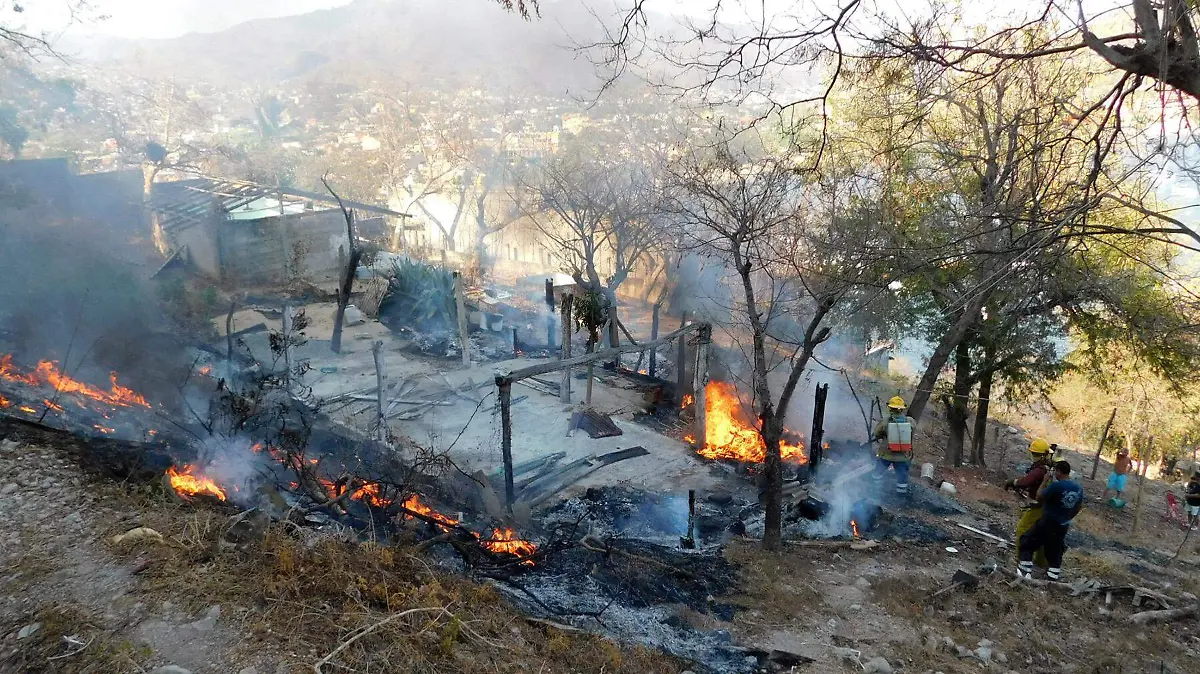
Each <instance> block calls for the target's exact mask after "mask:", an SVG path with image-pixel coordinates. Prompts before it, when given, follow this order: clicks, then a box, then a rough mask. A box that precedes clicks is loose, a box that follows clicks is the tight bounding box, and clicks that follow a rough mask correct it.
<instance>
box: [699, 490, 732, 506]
mask: <svg viewBox="0 0 1200 674" xmlns="http://www.w3.org/2000/svg"><path fill="white" fill-rule="evenodd" d="M704 500H705V501H708V502H709V503H715V504H717V505H722V506H724V505H729V504H730V503H733V495H732V494H730V493H729V492H725V491H716V492H713V493H711V494H709V495H708V496H705V497H704Z"/></svg>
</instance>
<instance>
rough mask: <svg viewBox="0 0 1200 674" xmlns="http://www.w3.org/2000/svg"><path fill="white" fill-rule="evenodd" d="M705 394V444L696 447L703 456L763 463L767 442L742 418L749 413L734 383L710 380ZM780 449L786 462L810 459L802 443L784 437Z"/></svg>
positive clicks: (803, 461)
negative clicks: (745, 409) (698, 447)
mask: <svg viewBox="0 0 1200 674" xmlns="http://www.w3.org/2000/svg"><path fill="white" fill-rule="evenodd" d="M704 396H705V400H704V433H705V436H706V438H705V440H706V444H705V445H704V446H703V447H701V448H700V449H699V450H697V451H698V453H699V454H700V456H703V457H704V458H706V459H732V460H736V461H747V462H753V463H762V462H763V461H764V460H765V459H766V457H767V445H766V443H765V442H763V439H762V435H760V434H759V432H758V429H757V428H755V427H754V426H753V425H751V424H749V423H746V422H745V421H743V419H745V417H746V413H745V411H744V410H743V408H742V401H741V398H740V397H738V393H737V389H736V388H734V386H733V384H729V383H726V382H721V381H710V382H709V383H708V386H706V387H705V388H704ZM685 402H686V398H685ZM687 439H688V441H689V442H692V443H695V441H696V440H695V438H692V437H691V436H689V437H688V438H687ZM779 452H780V454H781V455H782V456H783V460H784V461H791V462H794V463H807V462H808V458H807V457H806V456H805V455H804V445H803V444H800V443H792V442H788V441H787V440H781V441H780V443H779Z"/></svg>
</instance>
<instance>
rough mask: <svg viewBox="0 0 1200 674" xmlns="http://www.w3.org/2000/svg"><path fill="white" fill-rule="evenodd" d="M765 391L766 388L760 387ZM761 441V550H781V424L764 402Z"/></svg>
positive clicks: (768, 401) (769, 406)
mask: <svg viewBox="0 0 1200 674" xmlns="http://www.w3.org/2000/svg"><path fill="white" fill-rule="evenodd" d="M763 387H764V388H765V387H766V385H765V384H763ZM760 423H761V424H762V437H763V441H764V442H765V443H766V445H767V456H766V460H765V461H764V462H763V485H762V489H763V491H762V504H763V510H764V511H765V513H766V518H765V520H764V523H763V542H762V547H763V550H779V549H781V548H782V547H783V456H782V454H781V453H780V450H779V442H780V440H782V439H783V423H782V422H781V421H780V420H779V418H778V417H777V416H776V415H775V413H774V410H773V409H772V407H771V403H770V399H769V398H768V400H767V402H766V404H765V405H764V409H763V414H762V417H761V419H760Z"/></svg>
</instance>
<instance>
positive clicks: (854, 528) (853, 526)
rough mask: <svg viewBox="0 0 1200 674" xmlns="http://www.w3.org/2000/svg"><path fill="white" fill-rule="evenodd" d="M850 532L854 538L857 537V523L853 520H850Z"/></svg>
mask: <svg viewBox="0 0 1200 674" xmlns="http://www.w3.org/2000/svg"><path fill="white" fill-rule="evenodd" d="M850 531H851V532H852V533H853V534H854V537H855V538H858V537H859V533H858V522H855V521H854V520H850Z"/></svg>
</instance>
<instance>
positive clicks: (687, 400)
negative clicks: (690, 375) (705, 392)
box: [679, 393, 696, 410]
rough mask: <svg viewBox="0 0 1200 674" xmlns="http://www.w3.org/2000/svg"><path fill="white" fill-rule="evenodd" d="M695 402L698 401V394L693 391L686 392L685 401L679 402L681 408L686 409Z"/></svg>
mask: <svg viewBox="0 0 1200 674" xmlns="http://www.w3.org/2000/svg"><path fill="white" fill-rule="evenodd" d="M695 402H696V396H693V395H692V394H691V393H685V394H684V396H683V402H681V403H680V404H679V409H681V410H685V409H687V408H688V407H689V406H691V405H693V404H694V403H695Z"/></svg>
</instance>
